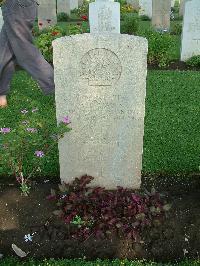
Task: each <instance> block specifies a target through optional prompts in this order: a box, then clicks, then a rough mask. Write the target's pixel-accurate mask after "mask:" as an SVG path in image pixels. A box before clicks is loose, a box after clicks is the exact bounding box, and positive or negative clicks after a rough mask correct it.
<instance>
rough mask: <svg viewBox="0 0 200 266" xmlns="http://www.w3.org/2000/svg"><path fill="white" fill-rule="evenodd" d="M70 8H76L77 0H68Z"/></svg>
mask: <svg viewBox="0 0 200 266" xmlns="http://www.w3.org/2000/svg"><path fill="white" fill-rule="evenodd" d="M70 9H71V10H74V9H78V0H70Z"/></svg>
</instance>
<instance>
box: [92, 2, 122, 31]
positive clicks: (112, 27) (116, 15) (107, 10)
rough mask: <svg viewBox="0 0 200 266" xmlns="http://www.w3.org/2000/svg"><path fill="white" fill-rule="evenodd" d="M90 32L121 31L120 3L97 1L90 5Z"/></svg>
mask: <svg viewBox="0 0 200 266" xmlns="http://www.w3.org/2000/svg"><path fill="white" fill-rule="evenodd" d="M89 23H90V33H100V32H101V33H105V32H112V33H120V4H119V3H116V2H113V1H109V0H108V1H98V0H97V1H96V2H93V3H90V5H89Z"/></svg>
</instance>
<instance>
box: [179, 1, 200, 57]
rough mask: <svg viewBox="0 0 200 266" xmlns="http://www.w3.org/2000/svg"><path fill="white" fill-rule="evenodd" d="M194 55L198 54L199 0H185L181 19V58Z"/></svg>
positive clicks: (199, 53) (199, 49)
mask: <svg viewBox="0 0 200 266" xmlns="http://www.w3.org/2000/svg"><path fill="white" fill-rule="evenodd" d="M194 55H200V1H199V0H191V1H186V3H185V13H184V19H183V32H182V45H181V60H182V61H185V60H187V59H189V58H190V57H192V56H194Z"/></svg>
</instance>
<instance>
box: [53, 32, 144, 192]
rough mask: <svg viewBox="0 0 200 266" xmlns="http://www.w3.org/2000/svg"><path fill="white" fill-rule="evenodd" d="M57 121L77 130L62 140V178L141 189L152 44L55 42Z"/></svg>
mask: <svg viewBox="0 0 200 266" xmlns="http://www.w3.org/2000/svg"><path fill="white" fill-rule="evenodd" d="M53 48H54V53H53V54H54V73H55V85H56V95H55V98H56V113H57V121H58V122H59V121H61V120H62V118H63V117H64V116H66V115H68V116H69V117H70V118H71V127H72V131H70V132H68V133H67V134H66V135H65V136H64V138H63V139H61V140H60V141H59V160H60V176H61V180H62V181H64V182H71V181H72V180H73V179H74V178H75V177H80V176H82V175H85V174H87V175H90V176H93V177H94V181H93V183H92V186H103V187H105V188H107V189H114V188H116V186H124V187H128V188H139V187H140V184H141V169H142V153H143V134H144V116H145V94H146V74H147V40H146V39H144V38H142V37H136V36H131V35H121V34H112V33H109V34H103V35H102V34H81V35H73V36H67V37H63V38H59V39H57V40H55V41H54V42H53Z"/></svg>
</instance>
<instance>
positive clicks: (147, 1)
mask: <svg viewBox="0 0 200 266" xmlns="http://www.w3.org/2000/svg"><path fill="white" fill-rule="evenodd" d="M152 2H153V0H127V3H128V4H130V5H132V6H134V8H135V9H136V10H139V15H140V16H144V15H145V16H148V17H149V18H150V19H151V18H152V12H153V9H152V4H153V3H152ZM161 2H162V1H161ZM168 2H169V3H171V4H170V7H174V5H175V0H169V1H168ZM169 12H170V10H169Z"/></svg>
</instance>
